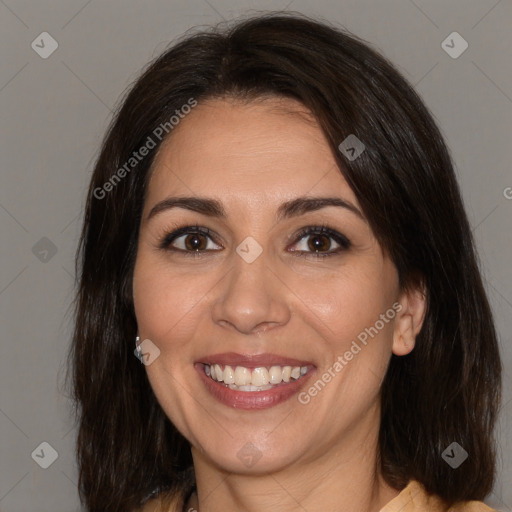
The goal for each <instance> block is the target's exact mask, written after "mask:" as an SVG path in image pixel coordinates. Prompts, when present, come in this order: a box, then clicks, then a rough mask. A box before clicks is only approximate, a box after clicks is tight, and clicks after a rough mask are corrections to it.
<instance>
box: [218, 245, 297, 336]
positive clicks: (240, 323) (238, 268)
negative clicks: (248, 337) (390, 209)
mask: <svg viewBox="0 0 512 512" xmlns="http://www.w3.org/2000/svg"><path fill="white" fill-rule="evenodd" d="M233 260H234V263H233V268H232V269H231V270H230V272H228V274H227V276H226V277H225V279H222V280H221V282H220V283H219V285H218V287H216V292H217V296H216V297H215V299H214V301H213V304H212V319H213V321H214V322H215V323H216V324H218V325H221V326H223V327H228V328H231V329H235V330H236V331H238V332H239V333H243V334H253V333H260V332H265V331H267V330H269V329H271V328H275V327H278V326H282V325H285V324H286V323H287V322H288V321H289V319H290V309H289V306H288V304H287V300H286V295H287V290H288V289H287V288H286V287H285V286H284V285H283V283H282V281H281V280H280V279H279V278H278V277H277V276H276V273H275V272H273V271H272V270H271V269H270V267H269V266H268V262H267V261H266V258H265V251H264V252H263V253H262V254H261V255H260V256H259V257H258V258H257V259H256V260H255V261H253V262H252V263H247V262H246V261H244V260H243V259H242V258H241V257H239V256H238V255H237V254H234V256H233Z"/></svg>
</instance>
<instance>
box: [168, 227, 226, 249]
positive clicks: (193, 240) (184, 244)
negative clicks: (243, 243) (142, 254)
mask: <svg viewBox="0 0 512 512" xmlns="http://www.w3.org/2000/svg"><path fill="white" fill-rule="evenodd" d="M160 247H161V248H162V249H167V250H170V251H182V252H183V253H185V254H186V253H193V254H197V253H199V252H203V251H212V250H219V248H220V249H222V247H221V246H219V245H218V244H216V243H215V242H214V241H213V239H212V235H211V233H210V230H209V229H208V228H204V227H200V226H185V227H182V228H179V229H177V230H175V231H173V232H172V233H168V234H167V235H165V237H164V239H163V240H162V242H161V244H160Z"/></svg>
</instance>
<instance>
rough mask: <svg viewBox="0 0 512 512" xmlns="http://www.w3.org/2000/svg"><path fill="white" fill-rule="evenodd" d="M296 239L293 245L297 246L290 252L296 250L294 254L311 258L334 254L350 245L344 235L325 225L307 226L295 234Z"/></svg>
mask: <svg viewBox="0 0 512 512" xmlns="http://www.w3.org/2000/svg"><path fill="white" fill-rule="evenodd" d="M296 240H297V241H296V242H295V244H294V245H295V246H296V247H297V248H296V249H290V250H291V252H297V253H298V254H297V255H296V256H303V257H313V258H318V257H320V258H325V257H327V256H334V255H335V254H338V253H340V252H343V251H345V250H347V249H348V248H349V247H350V245H351V244H350V240H349V239H348V238H347V237H346V236H345V235H342V234H341V233H339V232H338V231H335V230H334V229H330V228H328V227H327V226H308V227H306V228H304V229H303V230H302V231H301V232H300V233H299V234H298V235H297V237H296Z"/></svg>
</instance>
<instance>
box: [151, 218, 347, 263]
mask: <svg viewBox="0 0 512 512" xmlns="http://www.w3.org/2000/svg"><path fill="white" fill-rule="evenodd" d="M183 235H203V236H206V237H209V238H210V239H212V240H213V242H215V243H216V244H217V245H220V244H218V242H216V241H215V240H214V239H213V238H212V236H213V235H212V232H211V231H210V229H208V228H205V227H201V226H198V225H197V224H196V225H195V226H184V227H181V228H178V229H176V230H175V231H172V232H171V233H166V234H165V235H164V236H163V238H162V241H161V243H160V249H163V250H167V251H173V252H177V253H182V254H183V256H186V257H197V256H198V255H199V254H201V253H204V252H208V251H209V250H211V249H208V250H206V249H203V250H195V251H188V250H184V249H176V248H174V247H171V244H172V243H173V242H174V241H175V240H176V239H177V238H179V237H180V236H183ZM314 235H326V236H329V237H330V238H332V239H333V240H334V241H335V242H336V243H337V244H338V245H339V246H340V247H338V248H336V249H334V250H330V251H329V252H317V251H297V250H292V251H291V252H292V253H294V256H296V257H301V258H311V257H312V258H322V259H323V258H327V257H330V256H335V255H337V254H339V253H341V252H343V251H346V250H347V249H349V248H350V246H351V242H350V240H349V239H348V238H347V237H346V236H345V235H342V234H341V233H338V232H337V231H335V230H334V229H331V228H329V227H328V226H326V225H321V226H306V227H305V228H303V229H302V230H301V231H300V232H299V233H297V235H296V236H295V241H294V242H293V245H295V244H297V243H298V242H300V241H301V240H302V239H303V238H304V237H306V236H314Z"/></svg>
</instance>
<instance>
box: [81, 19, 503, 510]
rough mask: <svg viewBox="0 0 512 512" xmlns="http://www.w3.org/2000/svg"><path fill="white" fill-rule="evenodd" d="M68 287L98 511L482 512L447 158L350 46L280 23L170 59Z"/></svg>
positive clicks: (478, 319)
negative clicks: (74, 288) (75, 280)
mask: <svg viewBox="0 0 512 512" xmlns="http://www.w3.org/2000/svg"><path fill="white" fill-rule="evenodd" d="M78 268H79V275H80V289H79V292H78V297H77V310H76V326H75V334H74V342H73V352H72V356H73V364H74V366H73V368H74V391H75V398H76V402H77V410H78V413H79V420H80V424H79V432H78V441H77V443H78V461H79V468H80V492H81V496H82V499H83V501H84V503H85V504H86V506H87V509H88V510H90V511H100V510H102V511H103V510H109V511H128V510H138V509H141V510H144V511H156V510H165V511H181V510H199V511H200V512H204V511H217V510H248V511H249V510H280V511H288V510H308V511H313V510H329V511H340V512H341V511H349V510H350V511H353V510H358V511H368V512H370V511H372V512H373V511H379V510H382V511H383V512H391V511H395V510H401V511H402V512H409V511H419V510H429V511H432V510H434V511H446V510H451V511H456V510H470V511H488V510H491V509H490V508H488V507H487V506H486V505H484V504H483V503H482V502H481V501H479V500H482V499H483V498H484V497H485V496H486V495H487V494H488V493H489V492H490V491H491V490H492V486H493V482H494V477H495V448H494V442H493V437H492V436H493V428H494V424H495V421H496V417H497V411H498V409H499V401H500V389H501V388H500V385H501V377H500V372H501V364H500V359H499V352H498V346H497V341H496V333H495V328H494V325H493V319H492V315H491V311H490V308H489V304H488V301H487V298H486V295H485V291H484V288H483V286H482V281H481V278H480V275H479V271H478V267H477V261H476V255H475V249H474V245H473V240H472V236H471V230H470V226H469V224H468V220H467V217H466V214H465V212H464V208H463V204H462V200H461V196H460V191H459V188H458V185H457V183H456V180H455V177H454V172H453V167H452V163H451V160H450V156H449V153H448V150H447V148H446V146H445V144H444V142H443V139H442V137H441V135H440V132H439V130H438V128H437V127H436V125H435V123H434V121H433V119H432V116H431V115H430V113H429V112H428V110H427V109H426V107H425V106H424V105H423V103H422V102H421V100H420V99H419V97H418V96H417V94H416V93H415V92H414V91H413V90H412V88H411V86H410V85H408V83H407V82H406V81H405V80H404V78H402V77H401V76H400V74H399V73H398V72H397V71H396V69H395V68H394V67H393V66H392V65H391V64H390V63H389V62H388V61H387V60H385V59H384V58H383V57H382V56H381V55H379V54H378V53H377V52H376V51H374V50H372V49H371V48H370V47H369V46H368V45H367V44H365V43H364V42H363V41H361V40H359V39H358V38H356V37H355V36H353V35H349V34H347V33H345V32H342V31H340V30H338V29H336V28H333V27H331V26H329V25H327V24H325V23H318V22H315V21H312V20H310V19H307V18H305V17H302V16H289V15H279V14H271V15H265V16H261V17H257V18H253V19H250V20H246V21H243V22H239V23H238V24H237V25H235V26H234V27H232V28H230V29H227V30H219V29H217V30H212V31H208V32H201V33H197V34H195V35H189V36H188V37H187V38H185V39H183V40H182V41H181V42H179V43H178V44H176V45H174V46H173V47H171V48H170V49H169V50H168V51H166V52H165V53H164V54H163V55H162V56H160V57H159V58H158V59H157V60H156V61H155V62H153V63H152V64H151V65H150V66H149V67H148V68H147V70H146V71H145V72H144V74H143V75H142V76H141V77H140V79H139V80H138V81H137V82H136V83H135V85H134V86H133V88H132V89H131V91H130V92H129V94H128V95H127V96H126V98H125V100H124V102H123V104H122V106H121V108H120V109H119V111H118V113H117V116H116V118H115V119H114V121H113V123H112V125H111V127H110V129H109V132H108V134H107V136H106V138H105V141H104V144H103V147H102V151H101V153H100V155H99V158H98V161H97V164H96V167H95V170H94V173H93V176H92V180H91V185H90V191H89V197H88V201H87V207H86V215H85V221H84V228H83V234H82V239H81V245H80V249H79V259H78ZM134 353H135V356H137V357H135V356H134Z"/></svg>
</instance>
